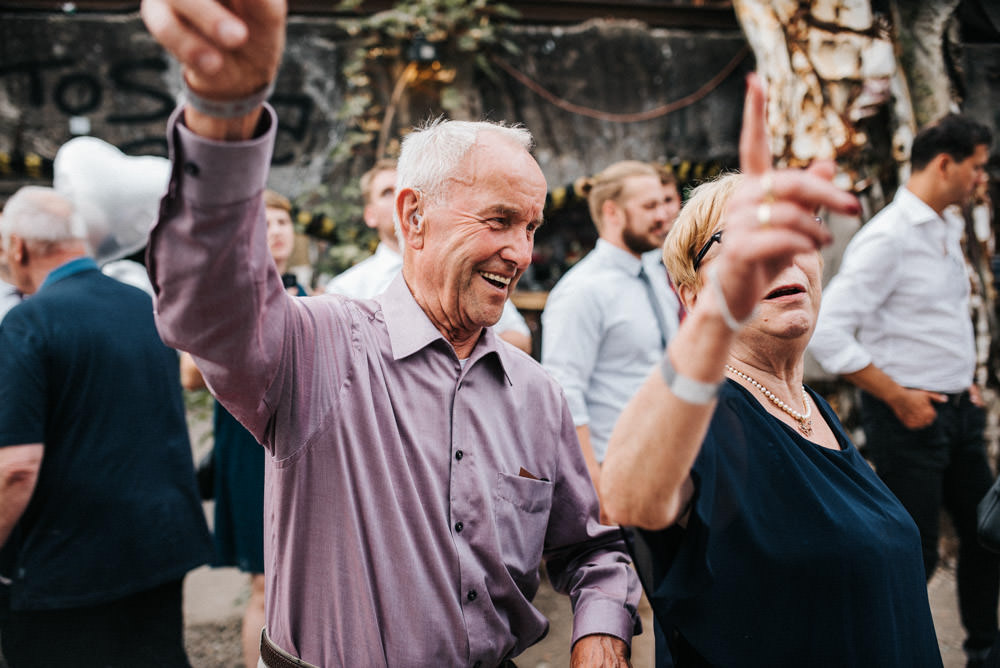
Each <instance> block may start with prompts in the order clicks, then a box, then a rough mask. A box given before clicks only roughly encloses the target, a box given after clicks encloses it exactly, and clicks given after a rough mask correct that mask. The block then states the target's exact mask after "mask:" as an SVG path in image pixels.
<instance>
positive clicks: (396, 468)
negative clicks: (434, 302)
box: [149, 109, 639, 667]
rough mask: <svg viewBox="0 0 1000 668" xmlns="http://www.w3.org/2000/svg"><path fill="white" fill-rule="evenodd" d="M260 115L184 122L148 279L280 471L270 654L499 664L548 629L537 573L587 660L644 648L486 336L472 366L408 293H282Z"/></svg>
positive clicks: (538, 419) (574, 449)
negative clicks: (605, 637)
mask: <svg viewBox="0 0 1000 668" xmlns="http://www.w3.org/2000/svg"><path fill="white" fill-rule="evenodd" d="M268 116H269V120H270V129H269V131H268V132H267V133H266V134H264V136H261V137H259V138H256V139H253V140H251V141H248V142H239V143H220V142H212V141H208V140H204V139H201V138H198V137H196V136H195V135H193V134H192V133H190V132H189V131H188V130H187V129H186V128H185V127H183V125H182V124H181V123H178V122H177V118H178V114H176V113H175V115H174V117H173V119H172V120H171V123H170V126H169V130H168V137H169V138H170V141H171V151H172V156H173V160H174V169H173V177H172V180H171V183H170V186H169V190H168V193H167V195H166V196H165V197H164V199H163V201H162V203H161V209H160V219H159V221H158V222H157V224H156V226H155V227H154V229H153V231H152V236H151V239H150V249H149V267H150V275H151V277H152V280H153V285H154V288H155V290H156V292H157V324H158V327H159V329H160V333H161V335H162V336H163V339H164V341H166V342H167V343H168V344H169V345H172V346H174V347H177V348H179V349H182V350H187V351H190V352H191V353H192V354H193V355H194V356H195V357H196V358H197V361H198V366H199V367H200V368H201V370H202V372H203V374H204V376H205V378H206V381H207V382H208V385H209V387H210V388H211V389H212V391H213V393H214V394H215V395H216V396H217V397H218V399H219V401H220V402H222V404H223V405H224V406H225V407H226V408H227V409H228V410H229V411H230V412H231V413H232V414H233V415H234V416H235V417H236V418H237V419H239V420H240V421H241V422H242V423H243V424H244V425H245V426H246V427H247V428H248V429H249V430H250V431H251V432H252V433H253V434H254V436H256V437H257V439H258V440H259V441H260V442H261V443H263V444H264V447H265V449H266V450H267V452H268V453H269V455H270V456H269V457H268V458H267V460H268V461H267V472H266V486H267V488H266V492H265V502H264V503H265V506H264V516H265V517H264V543H265V544H264V556H265V573H266V577H267V628H268V633H269V635H270V637H271V638H272V640H273V641H274V642H275V643H276V644H277V645H278V646H280V647H282V648H283V649H285V650H287V651H289V652H291V653H293V654H295V655H298V656H300V657H301V658H302V659H304V660H306V661H309V662H311V663H314V664H317V665H320V666H324V667H325V666H339V665H346V666H423V665H430V664H431V663H433V664H434V665H440V666H480V665H482V666H493V665H496V664H498V663H499V662H501V661H502V660H503V659H505V658H510V657H513V656H516V655H517V654H519V653H520V652H521V651H523V650H524V649H525V648H527V647H528V646H530V645H531V644H533V643H535V642H536V641H537V640H539V639H540V638H541V637H542V636H543V635H544V634H545V633H546V631H547V629H548V622H547V621H546V620H545V618H544V617H543V616H542V615H541V613H540V612H539V611H538V610H536V609H535V608H534V607H533V606H532V605H531V599H532V597H533V596H534V594H535V592H536V591H537V588H538V584H539V575H538V566H539V563H540V562H541V560H542V558H543V556H544V558H545V559H546V564H547V568H548V574H549V577H550V579H551V581H552V583H553V585H554V587H555V588H556V589H557V590H559V591H563V592H565V593H567V594H569V595H570V597H571V600H572V602H573V605H574V612H575V614H574V629H573V641H574V642H575V641H576V640H577V639H578V638H580V637H582V636H584V635H588V634H593V633H607V634H611V635H614V636H617V637H619V638H622V639H624V640H626V641H627V642H628V641H630V639H631V635H632V632H633V630H634V629H636V628H637V616H636V613H635V610H636V606H637V604H638V600H639V585H638V581H637V579H636V577H635V574H634V572H633V571H632V569H631V567H630V566H629V560H628V557H627V556H626V553H625V551H624V547H623V545H622V543H621V542H620V540H619V534H618V531H617V529H613V528H609V527H603V526H601V525H600V524H599V523H598V514H597V499H596V496H595V494H594V489H593V486H592V485H591V483H590V479H589V477H588V474H587V469H586V466H585V465H584V462H583V458H582V456H581V453H580V448H579V445H578V443H577V440H576V436H575V431H574V427H573V421H572V418H571V417H570V414H569V410H568V407H567V405H566V400H565V399H564V397H563V395H562V392H561V391H560V390H559V388H558V386H557V385H556V384H555V383H554V381H552V380H550V379H549V378H548V376H547V374H546V373H545V372H544V371H542V369H541V367H540V366H538V365H537V364H536V363H535V362H534V360H532V359H531V358H530V357H529V356H527V355H525V354H523V353H521V352H520V351H517V350H515V349H514V348H513V347H511V346H509V345H507V344H506V343H504V342H502V341H501V340H500V339H499V338H498V337H496V336H495V335H494V333H493V331H492V329H489V328H487V329H484V330H483V335H482V337H481V338H480V340H479V342H478V344H477V345H476V347H475V349H474V350H473V352H472V354H471V355H470V357H469V358H468V361H467V362H466V363H465V365H464V366H463V365H462V364H460V362H459V360H458V358H457V357H456V356H455V353H454V350H453V349H452V347H451V346H450V345H449V344H448V343H447V342H446V341H445V339H444V338H443V337H442V335H441V333H440V332H438V330H437V329H436V328H435V327H434V326H433V325H432V323H431V322H430V320H428V318H427V317H426V315H425V314H424V313H423V311H422V310H421V309H420V307H419V306H418V305H417V303H416V302H415V301H414V299H413V297H412V295H411V294H410V292H409V289H408V288H407V286H406V283H405V281H404V280H403V279H402V277H401V276H400V277H398V278H397V279H396V280H395V281H394V283H393V284H392V285H391V286H390V288H389V289H388V291H387V292H386V293H385V294H383V295H381V296H380V297H379V298H377V299H374V300H351V299H348V298H345V297H341V296H338V295H324V296H319V297H312V298H294V297H290V296H289V295H288V294H287V293H286V292H285V290H284V289H283V288H282V286H281V280H280V278H279V276H278V274H277V272H276V271H275V270H274V269H273V262H272V261H271V256H270V254H269V252H268V249H267V241H266V227H265V223H264V206H263V203H262V201H261V191H262V189H263V188H264V185H265V180H266V177H267V171H268V162H269V158H270V155H271V147H272V145H273V140H274V127H275V121H274V116H273V110H270V109H268ZM265 277H266V278H265ZM522 470H523V472H526V473H527V474H530V475H531V476H534V478H531V477H525V474H524V473H522Z"/></svg>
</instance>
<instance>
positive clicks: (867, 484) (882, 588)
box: [600, 78, 941, 668]
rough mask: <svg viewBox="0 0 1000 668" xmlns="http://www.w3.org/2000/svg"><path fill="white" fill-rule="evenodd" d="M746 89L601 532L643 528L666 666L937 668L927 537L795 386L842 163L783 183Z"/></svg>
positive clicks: (678, 229)
mask: <svg viewBox="0 0 1000 668" xmlns="http://www.w3.org/2000/svg"><path fill="white" fill-rule="evenodd" d="M769 155H770V152H769V150H768V144H767V133H766V130H765V123H764V95H763V91H762V90H761V88H760V85H759V84H758V82H757V81H756V79H755V78H751V80H750V83H749V88H748V95H747V104H746V108H745V111H744V126H743V135H742V137H741V142H740V158H741V165H742V169H743V174H741V175H735V174H734V175H728V176H725V177H723V178H721V179H719V180H717V181H715V182H712V183H709V184H706V185H703V186H700V187H699V188H698V189H696V190H695V192H694V194H693V195H692V197H691V198H690V199H689V201H688V203H687V204H686V205H685V207H684V209H683V210H682V212H681V215H680V218H679V219H678V220H677V222H676V223H675V224H674V227H673V229H672V230H671V234H670V236H669V237H668V239H667V242H666V245H665V247H664V258H665V261H666V265H667V268H668V271H669V272H670V274H671V277H672V279H673V280H674V283H675V285H676V286H677V287H678V290H679V292H680V295H681V298H682V300H683V301H684V303H685V306H686V307H687V308H688V309H689V310H688V316H687V318H686V319H685V321H684V323H683V324H682V326H681V328H680V330H679V332H678V334H677V335H676V337H675V338H674V339H673V340H672V341H671V343H670V346H669V348H668V350H667V353H666V355H665V357H664V360H663V364H662V366H661V368H658V369H655V370H654V371H653V373H652V374H651V375H650V376H649V378H648V379H647V380H646V382H645V384H644V385H643V387H642V388H641V389H640V391H639V393H638V394H637V395H636V396H635V397H634V398H633V400H632V402H631V403H630V404H629V405H628V407H627V408H626V409H625V411H624V412H623V414H622V417H621V419H620V420H619V422H618V426H617V427H616V429H615V432H614V434H613V436H612V438H611V442H610V443H609V448H608V453H607V458H606V460H605V463H604V469H603V471H602V474H601V481H600V488H601V497H602V503H603V505H604V507H605V509H606V511H607V513H608V514H609V516H610V517H611V518H612V519H614V520H615V521H617V522H620V523H622V524H623V525H628V526H634V527H638V529H637V532H636V534H635V535H636V542H637V545H638V546H639V547H641V548H643V549H644V552H645V556H646V563H645V564H644V568H643V569H642V570H644V571H645V574H646V582H645V583H644V584H645V585H646V588H647V595H648V597H649V600H650V602H651V604H652V607H653V610H654V612H655V615H656V620H657V622H658V624H659V625H660V627H661V628H662V630H663V633H664V635H665V637H666V638H667V639H668V642H669V644H670V649H671V651H672V653H673V659H674V662H675V664H676V665H677V666H678V667H679V668H684V667H686V666H741V667H743V666H769V667H770V666H811V667H816V666H831V667H832V666H873V667H874V666H878V667H879V668H888V667H893V666H895V667H900V668H902V667H904V666H905V667H906V668H918V667H923V666H932V667H936V666H940V665H941V657H940V653H939V651H938V647H937V641H936V638H935V634H934V627H933V623H932V620H931V615H930V608H929V605H928V601H927V590H926V586H925V583H924V574H923V566H922V561H921V552H920V540H919V535H918V533H917V529H916V526H915V525H914V524H913V522H912V521H911V520H910V518H909V516H908V514H907V513H906V511H905V510H904V509H903V507H902V506H901V505H900V503H899V502H898V501H897V500H896V499H895V497H894V496H893V495H892V494H891V493H890V492H889V491H888V489H887V488H886V487H885V486H884V485H883V484H882V483H881V481H880V480H879V479H878V477H877V476H876V475H875V474H874V473H873V472H872V470H871V468H870V467H869V466H868V464H867V463H866V462H865V461H864V460H863V459H862V458H861V456H860V455H859V454H858V451H857V449H856V448H855V447H854V445H853V444H852V443H851V442H850V440H849V439H848V436H847V434H846V433H845V432H844V430H843V428H842V427H841V425H840V423H839V422H838V420H837V417H836V416H835V415H834V413H833V411H831V410H830V407H829V406H828V405H827V404H826V402H824V401H823V399H822V398H820V397H819V396H818V395H816V394H815V393H813V392H812V391H810V390H809V389H808V388H806V387H804V386H803V384H802V378H803V354H804V352H805V348H806V344H807V343H808V341H809V337H810V336H811V335H812V331H813V328H814V326H815V323H816V317H817V315H818V312H819V304H820V293H821V274H822V259H821V257H820V254H819V250H818V249H819V248H820V247H821V246H822V245H823V244H826V243H828V242H829V241H830V234H829V232H828V231H827V229H826V227H825V225H823V223H822V221H821V220H819V219H817V218H816V216H815V211H816V210H817V209H818V208H820V207H825V208H828V209H831V210H835V211H838V212H843V213H856V212H857V202H856V201H855V200H854V198H853V197H851V196H850V195H848V194H846V193H843V192H841V191H839V190H838V189H837V188H835V187H834V186H833V184H832V183H831V182H830V180H829V179H830V178H831V176H832V174H833V165H832V164H818V165H814V166H813V167H811V168H810V169H809V170H804V171H801V170H782V171H772V169H771V165H770V158H769Z"/></svg>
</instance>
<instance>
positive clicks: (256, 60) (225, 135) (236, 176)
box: [142, 0, 292, 438]
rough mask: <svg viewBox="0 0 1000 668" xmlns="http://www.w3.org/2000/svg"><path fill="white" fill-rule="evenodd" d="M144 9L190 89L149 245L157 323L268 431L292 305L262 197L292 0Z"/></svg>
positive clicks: (150, 0) (152, 3)
mask: <svg viewBox="0 0 1000 668" xmlns="http://www.w3.org/2000/svg"><path fill="white" fill-rule="evenodd" d="M229 6H232V7H235V8H236V9H233V8H231V7H229ZM142 16H143V19H144V21H145V22H146V25H147V26H148V28H149V30H150V32H151V33H152V34H153V35H154V36H155V37H156V39H157V40H158V41H159V42H160V43H161V44H162V45H163V46H164V47H165V48H166V49H167V50H168V51H170V52H171V53H172V54H173V55H174V56H175V57H176V58H177V59H178V60H179V61H180V63H181V66H182V70H183V76H184V80H185V85H186V86H187V89H188V90H187V94H186V99H185V103H184V106H183V107H182V108H181V109H179V110H178V111H177V112H175V113H174V115H173V116H172V118H171V120H170V122H169V124H168V130H167V135H168V142H169V144H170V154H171V156H170V157H171V159H172V161H173V170H172V174H171V181H170V186H169V189H168V191H167V194H166V195H165V196H164V198H163V201H162V202H161V205H160V211H159V219H158V221H157V223H156V225H155V226H154V228H153V230H152V232H151V234H150V240H149V247H148V251H147V253H148V262H147V266H148V269H149V274H150V279H151V281H152V283H153V286H154V290H155V293H156V324H157V328H158V330H159V332H160V336H161V337H162V338H163V340H164V342H165V343H167V344H168V345H170V346H172V347H174V348H178V349H180V350H186V351H188V352H191V353H192V355H194V356H195V357H196V358H197V359H198V365H199V368H200V369H201V370H202V371H203V373H204V375H205V379H206V381H207V382H208V385H209V387H210V388H211V389H212V391H213V393H214V394H215V395H216V396H217V397H218V398H219V400H220V401H222V402H223V404H224V405H226V407H227V408H228V409H229V410H230V412H231V413H232V414H233V415H234V416H235V417H236V418H237V419H239V420H240V421H241V422H243V423H244V425H246V426H247V427H248V428H249V429H250V430H251V432H253V433H254V435H255V436H257V437H258V438H260V437H261V435H262V433H263V431H264V429H265V427H266V424H267V422H268V420H269V417H270V416H269V415H268V414H267V409H266V407H265V406H266V404H267V402H266V401H265V393H266V392H267V390H268V388H269V387H270V386H271V383H272V381H273V379H274V378H275V373H276V369H277V365H278V358H279V356H280V353H281V350H280V345H278V344H280V341H281V340H282V338H283V333H284V328H285V326H286V322H287V320H286V317H285V316H286V315H287V314H288V312H289V310H290V309H291V308H292V307H291V306H290V304H289V301H290V298H288V297H287V295H286V294H285V291H284V289H283V288H282V287H281V280H280V277H279V276H278V275H277V271H276V270H275V269H274V267H273V264H274V263H273V260H272V259H271V255H270V252H269V251H268V247H267V238H266V225H265V222H264V205H263V201H262V199H261V193H262V191H263V189H264V187H265V184H266V181H267V175H268V171H269V167H270V158H271V152H272V149H273V142H274V132H275V125H276V123H277V121H276V119H275V117H274V112H273V110H271V109H270V108H267V107H265V106H264V101H265V99H266V97H267V94H268V93H269V91H270V90H271V82H272V81H273V80H274V77H275V75H276V73H277V69H278V64H279V62H280V59H281V50H282V48H283V45H284V30H285V20H284V19H285V4H284V2H275V1H274V0H244V1H242V2H215V1H214V0H204V1H201V2H199V1H197V0H145V1H144V2H143V4H142Z"/></svg>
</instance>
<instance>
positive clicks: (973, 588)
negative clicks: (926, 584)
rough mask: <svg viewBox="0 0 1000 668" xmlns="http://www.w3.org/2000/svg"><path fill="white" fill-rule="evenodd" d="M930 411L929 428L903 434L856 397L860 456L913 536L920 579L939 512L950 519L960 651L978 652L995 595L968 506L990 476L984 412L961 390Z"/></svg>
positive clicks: (984, 644)
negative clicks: (899, 507) (920, 560)
mask: <svg viewBox="0 0 1000 668" xmlns="http://www.w3.org/2000/svg"><path fill="white" fill-rule="evenodd" d="M935 407H936V408H937V412H938V416H937V419H936V420H935V421H934V423H933V424H931V425H930V426H929V427H926V428H924V429H917V430H910V429H907V428H906V427H904V426H903V424H902V423H901V422H900V421H899V420H898V419H897V418H896V416H895V414H894V413H893V412H892V409H891V408H889V406H888V405H886V404H885V403H883V402H882V401H880V400H878V399H876V398H875V397H874V396H872V395H870V394H868V393H866V392H862V393H861V419H862V424H863V427H864V431H865V437H866V439H867V447H868V453H869V455H870V456H871V459H872V463H873V464H874V465H875V470H876V472H877V473H878V475H879V477H880V478H881V479H882V480H883V481H884V482H885V484H886V486H887V487H888V488H889V489H890V490H892V492H893V494H895V495H896V497H897V498H898V499H899V500H900V502H901V503H902V504H903V506H904V507H905V508H906V510H907V511H908V512H909V513H910V516H911V517H912V518H913V521H914V522H915V523H916V525H917V528H918V529H919V530H920V541H921V546H922V548H923V556H924V571H925V574H926V576H927V578H928V579H930V577H931V575H933V573H934V569H935V568H936V567H937V563H938V538H939V535H940V532H939V521H940V516H941V509H942V508H944V509H945V510H946V511H947V512H948V514H949V515H950V517H951V520H952V523H953V524H954V526H955V531H956V532H957V533H958V540H959V549H958V572H957V576H956V579H957V584H958V605H959V613H960V615H961V619H962V625H963V626H964V627H965V631H966V640H965V647H966V649H970V650H980V649H984V648H988V647H990V646H991V645H992V644H993V641H994V639H995V636H996V633H997V599H998V595H1000V562H998V557H997V556H996V555H994V554H993V553H991V552H989V551H988V550H986V549H985V548H983V547H982V546H981V545H980V544H979V540H978V537H977V535H976V505H977V504H978V503H979V501H980V500H981V499H982V498H983V496H984V495H985V494H986V492H987V490H988V489H989V487H990V485H991V484H992V478H993V476H992V473H991V472H990V467H989V464H988V462H987V460H986V446H985V444H984V442H983V429H984V427H985V423H986V413H985V411H984V410H983V409H982V408H980V407H978V406H975V405H973V403H972V401H971V400H970V399H969V394H968V392H964V393H961V394H956V395H949V399H948V402H947V403H944V404H935Z"/></svg>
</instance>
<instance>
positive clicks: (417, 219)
mask: <svg viewBox="0 0 1000 668" xmlns="http://www.w3.org/2000/svg"><path fill="white" fill-rule="evenodd" d="M422 222H424V217H423V216H421V215H420V214H419V213H414V214H413V215H412V216H410V224H411V225H413V228H414V229H417V230H419V229H420V223H422Z"/></svg>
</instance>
